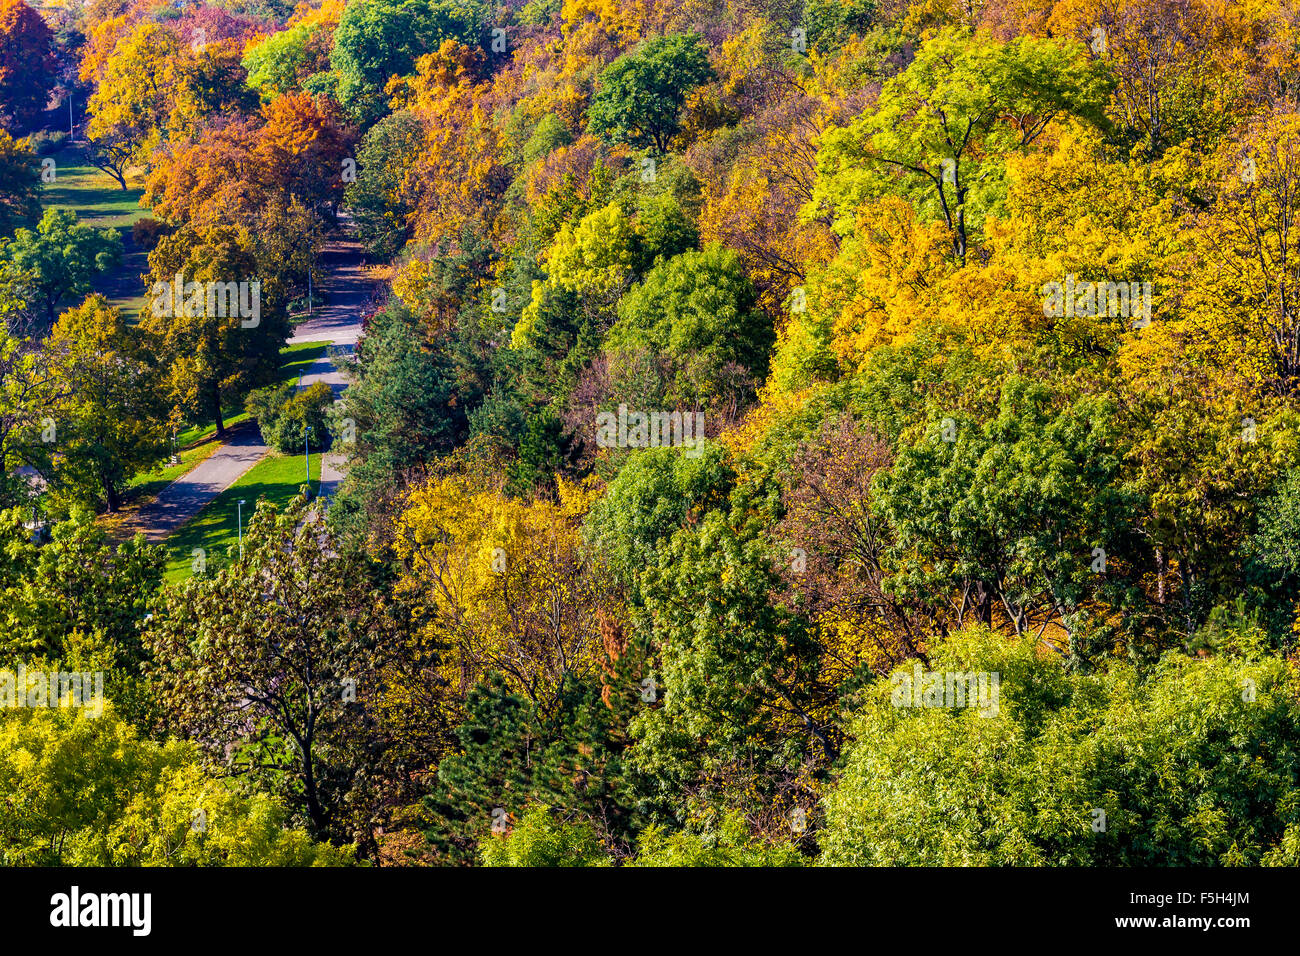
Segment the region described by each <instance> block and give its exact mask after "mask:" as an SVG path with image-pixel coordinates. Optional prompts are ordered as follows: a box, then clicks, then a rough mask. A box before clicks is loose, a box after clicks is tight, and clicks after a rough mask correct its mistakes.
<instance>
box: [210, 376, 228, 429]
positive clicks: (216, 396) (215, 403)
mask: <svg viewBox="0 0 1300 956" xmlns="http://www.w3.org/2000/svg"><path fill="white" fill-rule="evenodd" d="M212 417H213V420H214V421H215V422H216V424H217V437H218V438H225V437H226V422H225V419H223V418H222V417H221V385H220V384H219V383H217V382H215V381H214V382H213V383H212Z"/></svg>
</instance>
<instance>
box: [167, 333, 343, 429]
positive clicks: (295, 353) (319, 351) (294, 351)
mask: <svg viewBox="0 0 1300 956" xmlns="http://www.w3.org/2000/svg"><path fill="white" fill-rule="evenodd" d="M328 345H329V343H328V342H300V343H298V344H297V345H286V346H285V347H284V349H283V350H282V351H281V352H280V358H281V360H282V364H281V365H280V376H279V378H277V379H276V382H277V383H279V382H288V381H292V380H293V379H297V378H299V377H301V376H302V374H303V373H304V372H306V371H307V369H309V368H311V366H312V363H314V362H315V361H316V360H317V359H320V358H322V357H323V356H324V355H325V349H326V347H327V346H328ZM246 421H248V413H247V412H245V411H243V410H242V409H241V410H240V411H238V412H237V413H235V414H234V415H227V416H226V427H227V428H229V427H230V426H232V425H238V424H239V423H240V422H246ZM216 434H217V426H216V425H211V424H208V425H191V426H190V427H189V428H186V429H185V430H183V431H182V432H181V433H180V435H179V436H178V437H177V439H176V445H177V447H179V448H190V447H193V446H194V445H197V444H200V443H201V442H205V441H209V440H211V439H212V438H213V437H215V436H216Z"/></svg>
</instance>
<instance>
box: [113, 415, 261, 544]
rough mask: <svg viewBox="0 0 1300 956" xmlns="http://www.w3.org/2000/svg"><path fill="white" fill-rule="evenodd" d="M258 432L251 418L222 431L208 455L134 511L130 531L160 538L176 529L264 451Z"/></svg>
mask: <svg viewBox="0 0 1300 956" xmlns="http://www.w3.org/2000/svg"><path fill="white" fill-rule="evenodd" d="M266 451H267V449H266V446H265V445H263V444H262V435H261V433H260V432H258V430H257V425H256V423H254V422H240V423H239V424H238V425H235V426H233V427H232V428H230V429H228V430H227V432H226V440H225V442H224V443H223V444H222V445H221V447H220V448H218V449H217V450H216V451H214V452H213V453H212V454H211V455H209V456H208V457H207V458H205V459H203V461H201V462H199V463H198V465H196V466H195V467H194V468H191V469H190V470H189V471H188V472H186V473H185V474H184V475H182V476H181V477H179V478H177V479H176V480H175V481H173V482H172V483H171V484H170V485H168V486H167V487H166V488H164V489H163V490H162V491H161V492H159V494H158V497H157V498H155V499H154V500H153V501H152V502H151V503H150V504H148V505H146V506H145V507H143V508H141V509H140V510H139V511H137V512H136V513H135V515H134V516H133V519H132V520H131V527H132V532H135V531H143V532H144V535H145V537H146V538H148V539H149V540H150V541H161V540H163V539H164V538H166V537H167V536H168V535H169V534H171V533H172V532H174V531H176V530H177V529H178V528H180V527H181V525H183V524H185V523H186V522H187V521H189V520H190V519H191V518H193V517H194V516H195V515H197V514H198V513H199V512H200V511H202V510H203V506H204V505H206V504H207V503H208V502H209V501H211V500H212V499H213V498H215V497H216V496H217V495H219V494H221V493H222V492H223V491H225V490H226V489H227V488H229V487H230V486H231V485H233V484H234V483H235V482H236V481H238V480H239V479H240V477H241V476H242V475H243V474H244V473H245V472H246V471H248V469H250V468H252V467H253V466H254V465H256V464H257V463H258V462H259V461H261V460H262V458H263V457H264V456H265V455H266Z"/></svg>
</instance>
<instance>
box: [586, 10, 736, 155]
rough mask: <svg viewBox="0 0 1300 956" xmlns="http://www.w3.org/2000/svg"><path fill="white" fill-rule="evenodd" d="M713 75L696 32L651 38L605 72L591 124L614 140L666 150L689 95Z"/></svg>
mask: <svg viewBox="0 0 1300 956" xmlns="http://www.w3.org/2000/svg"><path fill="white" fill-rule="evenodd" d="M713 77H714V73H713V68H712V67H711V66H709V58H708V55H707V54H706V53H705V51H704V48H703V47H702V46H701V45H700V38H699V37H698V36H697V35H696V34H693V33H689V34H670V35H668V36H661V37H651V38H650V39H649V40H646V41H645V43H643V44H642V45H641V46H640V47H639V48H638V49H637V50H636V51H634V52H632V53H625V54H623V55H622V56H620V57H619V58H618V59H617V60H615V61H614V62H613V63H611V64H610V65H609V66H607V67H605V69H604V70H603V71H601V74H600V76H599V77H598V78H597V80H596V93H595V95H594V96H593V97H592V99H591V106H590V107H589V108H588V110H587V127H588V129H590V130H591V132H592V133H593V134H595V135H597V136H600V137H603V138H604V139H606V140H607V141H609V142H611V143H627V144H629V145H630V146H633V147H635V148H637V149H651V148H653V149H654V151H655V152H657V153H660V154H662V153H666V152H668V144H669V142H670V141H671V140H672V138H673V137H674V136H676V135H677V131H678V129H679V128H680V125H681V112H682V107H683V106H684V105H685V104H686V98H687V97H688V96H689V95H690V94H691V93H692V92H693V91H694V90H695V89H696V88H697V87H699V86H701V85H703V84H704V83H707V82H709V81H710V80H712V79H713Z"/></svg>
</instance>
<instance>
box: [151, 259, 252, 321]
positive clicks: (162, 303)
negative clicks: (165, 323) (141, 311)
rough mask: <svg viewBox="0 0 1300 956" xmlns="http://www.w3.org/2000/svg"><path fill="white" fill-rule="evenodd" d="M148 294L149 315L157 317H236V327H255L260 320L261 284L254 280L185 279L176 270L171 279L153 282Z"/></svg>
mask: <svg viewBox="0 0 1300 956" xmlns="http://www.w3.org/2000/svg"><path fill="white" fill-rule="evenodd" d="M150 295H152V297H153V305H152V310H153V314H154V315H155V316H157V317H160V318H165V317H170V316H196V315H202V316H208V317H218V318H225V317H227V316H238V317H239V318H241V319H243V320H244V321H242V322H240V323H239V325H240V328H245V329H255V328H257V326H258V325H259V324H260V323H261V321H262V283H261V281H260V280H258V279H254V280H252V281H251V282H247V281H240V282H211V281H209V282H186V281H185V276H184V275H182V274H181V273H179V272H178V273H176V278H175V279H173V280H172V281H171V282H155V283H154V284H153V287H152V288H151V289H150Z"/></svg>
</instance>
